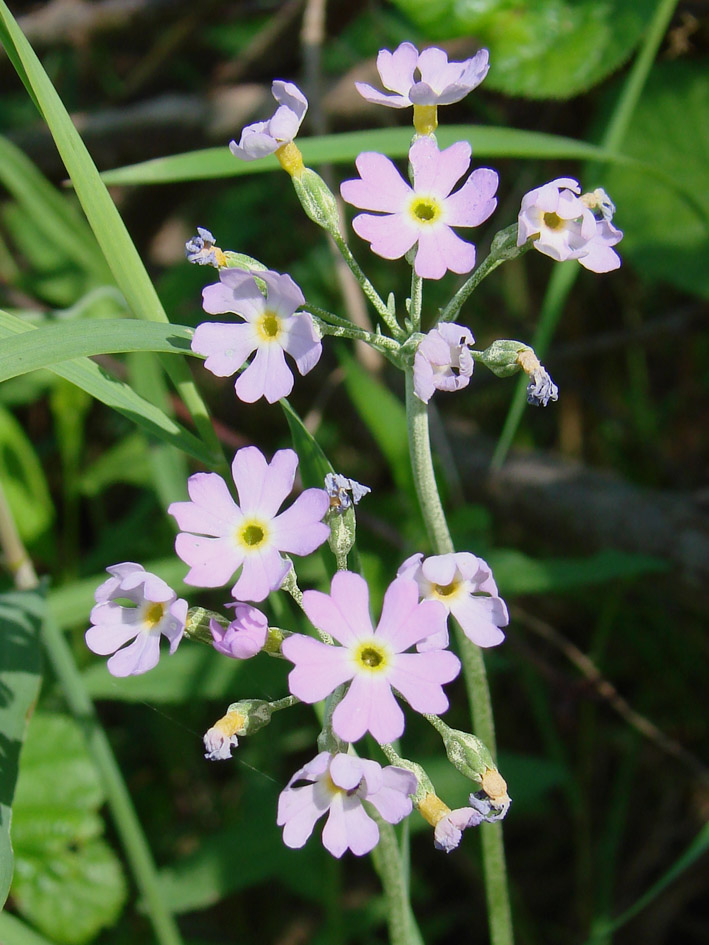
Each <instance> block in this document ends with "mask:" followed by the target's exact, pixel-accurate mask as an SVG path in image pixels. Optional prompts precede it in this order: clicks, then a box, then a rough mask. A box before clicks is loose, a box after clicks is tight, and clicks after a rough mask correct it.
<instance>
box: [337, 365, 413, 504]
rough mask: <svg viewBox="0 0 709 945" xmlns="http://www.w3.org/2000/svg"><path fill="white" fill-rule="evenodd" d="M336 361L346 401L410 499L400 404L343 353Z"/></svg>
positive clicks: (403, 415)
mask: <svg viewBox="0 0 709 945" xmlns="http://www.w3.org/2000/svg"><path fill="white" fill-rule="evenodd" d="M338 358H339V360H340V363H341V364H342V366H343V368H344V369H345V387H346V388H347V393H348V394H349V397H350V400H351V401H352V403H353V404H354V406H355V408H356V410H357V412H358V413H359V415H360V417H361V418H362V420H363V421H364V423H365V424H366V425H367V427H368V429H369V432H370V433H371V434H372V436H373V437H374V439H375V440H376V442H377V446H378V447H379V449H380V450H381V452H382V454H383V456H384V458H385V459H386V461H387V463H388V464H389V468H390V470H391V473H392V476H393V477H394V482H395V483H396V485H397V487H398V488H399V489H400V490H401V491H402V492H404V493H406V494H408V495H410V496H414V495H415V492H414V483H413V476H412V473H411V463H410V460H409V438H408V434H407V429H408V427H407V422H406V409H405V407H404V405H403V403H402V402H401V401H400V400H399V398H398V397H396V396H395V395H394V394H392V392H391V391H390V390H389V389H388V388H387V387H385V386H384V384H382V382H381V381H380V380H378V379H377V378H375V377H373V376H372V375H371V374H370V373H369V372H368V371H365V369H364V368H363V367H361V366H360V365H359V364H358V363H357V361H355V359H354V358H353V357H351V355H349V354H347V353H346V352H345V351H344V349H341V350H339V351H338Z"/></svg>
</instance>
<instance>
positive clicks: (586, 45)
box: [394, 0, 658, 98]
mask: <svg viewBox="0 0 709 945" xmlns="http://www.w3.org/2000/svg"><path fill="white" fill-rule="evenodd" d="M394 2H395V3H396V5H397V6H398V7H399V9H401V10H403V11H404V13H406V14H407V16H409V17H410V18H411V19H412V20H413V22H414V23H416V25H417V26H418V27H419V28H420V29H421V30H422V31H423V32H424V33H425V35H426V36H427V37H428V38H430V39H438V40H440V39H452V38H454V37H471V36H472V37H474V38H475V40H476V41H477V42H478V43H479V44H480V45H481V46H485V47H487V48H488V49H489V50H490V72H489V73H488V76H487V78H486V79H485V87H486V88H489V89H497V90H499V91H502V92H508V93H509V94H511V95H524V96H526V97H528V98H570V97H571V96H573V95H578V94H579V92H583V91H585V90H586V89H589V88H591V86H593V85H595V84H596V83H598V82H600V81H601V80H602V79H604V78H605V77H606V76H607V75H609V74H610V73H611V72H613V71H614V70H615V69H617V68H618V67H619V66H620V65H622V64H623V62H625V60H626V59H627V58H628V57H629V56H630V54H631V53H632V51H633V49H634V48H635V47H636V46H637V44H638V42H639V41H640V38H641V36H642V34H643V31H644V29H645V27H646V25H647V23H648V22H649V21H650V19H651V18H652V15H653V13H654V11H655V8H656V7H657V5H658V0H439V2H437V3H431V2H430V0H394Z"/></svg>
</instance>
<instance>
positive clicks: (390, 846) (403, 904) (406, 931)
mask: <svg viewBox="0 0 709 945" xmlns="http://www.w3.org/2000/svg"><path fill="white" fill-rule="evenodd" d="M367 812H368V814H369V815H370V817H372V818H373V819H374V820H375V821H376V822H377V825H378V827H379V843H378V844H377V845H376V847H375V848H374V850H372V860H373V861H374V868H375V869H376V871H377V873H378V874H379V879H380V880H381V883H382V887H383V889H384V895H385V896H386V899H387V905H388V908H387V924H388V926H389V942H390V945H424V941H423V938H422V937H421V932H420V931H419V928H418V925H417V923H416V919H415V918H414V914H413V912H412V910H411V904H410V901H409V885H408V883H407V882H406V877H405V875H404V870H403V864H402V857H401V851H400V849H399V844H398V843H397V839H396V833H395V831H394V828H393V827H392V825H391V824H389V823H387V822H386V821H385V820H383V819H382V818H381V817H380V816H379V814H378V813H377V811H376V810H375V809H374V808H373V807H371V806H370V807H368V808H367Z"/></svg>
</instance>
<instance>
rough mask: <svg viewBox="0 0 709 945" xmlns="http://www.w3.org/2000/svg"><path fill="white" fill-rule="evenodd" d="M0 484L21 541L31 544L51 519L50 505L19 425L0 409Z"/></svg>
mask: <svg viewBox="0 0 709 945" xmlns="http://www.w3.org/2000/svg"><path fill="white" fill-rule="evenodd" d="M0 480H2V485H3V489H4V490H5V494H6V496H7V501H8V502H9V504H10V508H11V510H12V513H13V518H14V519H15V521H16V522H17V529H18V531H19V533H20V537H21V538H22V539H23V541H26V542H33V541H34V540H35V539H37V538H39V536H40V535H42V534H44V533H45V532H46V531H47V529H48V528H49V526H50V524H51V523H52V521H53V519H54V504H53V503H52V497H51V495H50V494H49V487H48V486H47V480H46V477H45V475H44V470H43V469H42V464H41V463H40V461H39V459H38V457H37V453H36V452H35V449H34V447H33V446H32V443H31V442H30V440H29V439H28V437H27V434H26V433H25V432H24V430H23V429H22V426H21V425H20V423H19V422H18V421H17V420H16V419H15V418H14V416H13V415H12V414H11V413H9V412H8V411H7V410H5V409H4V408H1V407H0Z"/></svg>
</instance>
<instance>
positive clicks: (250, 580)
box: [168, 446, 330, 601]
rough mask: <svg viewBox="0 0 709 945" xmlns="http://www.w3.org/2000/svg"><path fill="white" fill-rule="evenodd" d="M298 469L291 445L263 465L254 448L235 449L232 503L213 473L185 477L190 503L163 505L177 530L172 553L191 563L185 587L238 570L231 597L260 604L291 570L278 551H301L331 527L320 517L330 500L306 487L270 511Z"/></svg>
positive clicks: (217, 582)
mask: <svg viewBox="0 0 709 945" xmlns="http://www.w3.org/2000/svg"><path fill="white" fill-rule="evenodd" d="M297 466H298V457H297V456H296V454H295V453H294V452H293V450H279V451H278V452H277V453H276V454H275V455H274V457H273V459H272V460H271V462H270V463H267V462H266V458H265V457H264V455H263V453H262V452H261V451H260V450H259V449H257V448H256V447H255V446H247V447H245V448H244V449H241V450H239V451H238V452H237V454H236V456H235V457H234V462H233V463H232V467H231V471H232V475H233V477H234V483H235V485H236V490H237V492H238V495H239V503H240V504H239V505H237V504H236V503H235V502H234V500H233V499H232V497H231V495H230V493H229V489H228V487H227V484H226V482H224V480H223V479H222V477H221V476H218V475H217V474H216V473H195V475H194V476H190V478H189V479H188V481H187V491H188V492H189V495H190V499H191V500H192V501H191V502H173V503H172V505H171V506H170V507H169V509H168V512H169V513H170V514H171V515H174V516H175V518H176V519H177V524H178V525H179V527H180V528H181V529H184V531H182V532H181V533H180V534H179V535H178V536H177V539H176V541H175V550H176V551H177V554H178V555H179V557H180V558H182V560H183V561H184V562H185V563H186V564H188V565H189V566H190V571H189V573H188V574H187V577H186V578H185V581H186V583H187V584H194V585H196V586H197V587H222V586H223V585H224V584H226V583H227V582H228V581H229V580H230V578H231V577H232V575H233V574H234V572H235V571H236V570H238V569H239V568H241V575H240V577H239V579H238V581H237V582H236V584H235V585H234V587H233V588H232V594H233V596H234V597H235V598H236V599H237V600H254V601H261V600H263V599H264V598H265V597H266V596H267V595H268V593H269V592H270V591H275V590H277V589H278V588H279V587H280V586H281V584H282V583H283V581H284V579H285V576H286V574H288V572H289V571H290V568H291V563H290V561H288V560H286V559H284V558H282V557H281V552H285V553H286V554H296V555H308V554H310V553H311V552H312V551H314V550H315V549H316V548H318V547H319V546H320V545H321V544H322V543H323V542H324V541H325V540H326V539H327V537H328V535H329V534H330V529H329V527H328V526H327V525H325V524H324V523H323V522H322V521H321V519H322V517H323V515H324V514H325V513H326V512H327V510H328V507H329V504H330V499H329V497H328V494H327V493H326V492H325V490H324V489H306V490H305V492H303V493H302V494H301V495H299V496H298V498H297V499H296V500H295V502H294V503H293V504H292V505H291V506H290V507H289V508H287V509H286V510H285V511H284V512H281V514H280V515H278V514H277V512H278V509H279V508H280V507H281V505H282V504H283V501H284V500H285V498H286V496H287V495H288V494H289V493H290V491H291V489H292V488H293V482H294V480H295V471H296V468H297ZM191 533H194V534H191ZM202 536H207V537H202Z"/></svg>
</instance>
